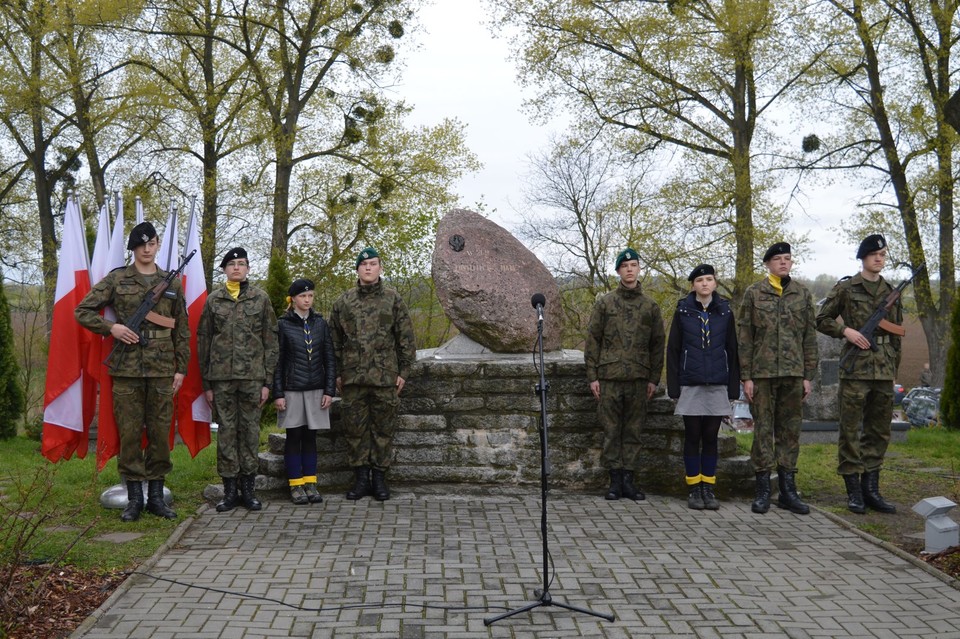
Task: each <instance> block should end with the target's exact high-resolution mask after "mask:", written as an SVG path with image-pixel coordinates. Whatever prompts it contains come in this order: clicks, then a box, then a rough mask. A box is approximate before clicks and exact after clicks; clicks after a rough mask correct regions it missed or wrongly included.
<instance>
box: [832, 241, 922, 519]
mask: <svg viewBox="0 0 960 639" xmlns="http://www.w3.org/2000/svg"><path fill="white" fill-rule="evenodd" d="M886 247H887V242H886V240H885V239H884V238H883V236H882V235H871V236H869V237H867V238H866V239H864V240H863V242H861V243H860V247H859V248H858V250H857V259H859V260H860V261H861V270H860V273H859V274H857V275H854V276H853V277H845V278H844V279H842V280H840V281H839V282H837V284H836V286H834V287H833V290H832V291H830V294H829V295H828V296H827V299H826V300H825V301H824V303H823V307H822V308H821V309H820V313H819V314H818V315H817V330H819V331H820V332H821V333H823V334H824V335H829V336H830V337H837V338H843V339H845V340H846V343H845V344H844V348H843V352H842V353H841V357H842V356H843V354H845V353H846V352H847V351H849V350H851V349H859V351H860V352H859V353H857V354H856V355H854V356H853V360H852V366H853V367H852V370H844V369H841V370H840V391H839V397H838V399H839V402H840V437H839V443H838V449H839V450H838V456H839V465H838V468H837V472H838V473H839V474H840V475H842V476H843V481H844V483H845V484H846V489H847V508H848V509H849V510H850V511H852V512H855V513H864V512H866V507H867V506H869V507H870V508H873V509H874V510H877V511H880V512H883V513H894V512H896V510H897V509H896V507H895V506H894V505H893V504H891V503H889V502H887V501H886V500H885V499H884V498H883V497H882V496H881V495H880V469H881V467H882V466H883V458H884V455H885V454H886V452H887V445H888V444H889V443H890V422H891V421H892V420H893V380H894V378H895V377H896V373H897V369H898V368H899V367H900V337H901V336H902V335H903V329H902V328H901V326H900V325H901V324H902V323H903V309H902V308H901V306H900V301H899V300H897V304H896V306H895V307H894V308H893V309H891V310H890V311H889V312H888V313H887V317H886V320H887V321H886V322H885V323H883V324H881V326H880V329H879V330H878V331H877V333H876V335H875V337H874V341H875V343H876V345H877V350H876V351H874V350H871V349H870V342H869V340H867V339H866V338H865V337H864V336H863V335H862V334H861V333H860V331H859V330H857V328H854V327H860V326H863V325H864V324H865V323H866V322H867V320H868V319H869V318H870V316H871V315H872V314H873V312H874V311H875V310H876V309H877V308H878V307H879V306H880V305H881V304H882V303H883V302H884V300H885V298H886V296H887V295H888V294H889V293H890V292H891V291H892V290H893V287H892V286H891V285H890V284H889V283H888V282H887V281H886V280H885V279H883V277H882V276H881V275H880V272H881V271H882V270H883V267H884V265H885V264H886V260H887V248H886ZM838 317H839V318H841V319H840V320H838V319H837V318H838ZM861 426H862V428H861Z"/></svg>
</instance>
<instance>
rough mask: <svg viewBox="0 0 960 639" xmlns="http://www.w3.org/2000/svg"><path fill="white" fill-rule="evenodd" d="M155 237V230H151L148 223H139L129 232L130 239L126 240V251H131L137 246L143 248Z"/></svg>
mask: <svg viewBox="0 0 960 639" xmlns="http://www.w3.org/2000/svg"><path fill="white" fill-rule="evenodd" d="M156 236H157V229H155V228H153V224H151V223H150V222H140V223H139V224H137V225H136V226H135V227H133V229H132V230H131V231H130V238H129V239H128V240H127V250H128V251H132V250H133V249H135V248H137V247H138V246H143V245H144V244H146V243H147V242H149V241H150V240H152V239H153V238H155V237H156Z"/></svg>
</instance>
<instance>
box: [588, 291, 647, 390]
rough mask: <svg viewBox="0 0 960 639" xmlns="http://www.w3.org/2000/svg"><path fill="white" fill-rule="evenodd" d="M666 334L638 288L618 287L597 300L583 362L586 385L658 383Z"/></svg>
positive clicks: (591, 317) (591, 318) (645, 297)
mask: <svg viewBox="0 0 960 639" xmlns="http://www.w3.org/2000/svg"><path fill="white" fill-rule="evenodd" d="M665 342H666V332H665V331H664V328H663V316H662V315H661V314H660V307H659V306H657V304H656V303H655V302H654V301H653V300H652V299H650V298H649V297H647V296H646V295H644V294H643V291H642V290H641V288H640V285H639V284H638V285H637V287H636V288H633V289H630V288H626V287H625V286H623V284H620V285H619V286H618V287H617V289H616V290H615V291H611V292H609V293H607V294H606V295H604V296H603V297H601V298H600V299H599V300H597V303H596V304H595V305H594V307H593V313H592V314H591V315H590V324H589V326H588V328H587V339H586V345H585V346H584V350H583V359H584V361H585V362H586V365H587V381H589V382H593V381H596V380H619V381H628V380H637V379H645V380H647V381H649V382H652V383H654V384H659V383H660V374H661V373H662V372H663V349H664V345H665Z"/></svg>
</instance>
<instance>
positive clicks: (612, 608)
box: [75, 488, 960, 639]
mask: <svg viewBox="0 0 960 639" xmlns="http://www.w3.org/2000/svg"><path fill="white" fill-rule="evenodd" d="M548 524H549V525H548V541H549V551H550V558H549V559H550V574H551V577H552V582H551V584H550V592H551V595H552V597H553V599H554V601H556V602H559V603H567V604H570V605H573V606H578V607H580V608H586V609H588V610H593V611H596V612H601V613H613V614H615V615H616V620H615V621H613V622H608V621H605V620H603V619H600V618H597V617H594V616H591V615H587V614H584V613H578V612H573V611H569V610H565V609H563V608H561V607H560V606H540V607H538V608H535V609H533V610H532V611H530V612H524V613H521V614H518V615H515V616H512V617H509V618H506V619H503V620H501V621H498V622H496V623H494V624H493V625H491V626H485V625H484V623H483V620H484V619H485V618H488V617H491V616H495V615H498V614H501V613H503V612H506V611H510V610H515V609H516V608H519V607H521V606H524V605H527V604H529V603H533V602H535V601H537V597H538V596H539V595H537V594H535V592H534V591H535V590H537V589H541V588H543V573H542V571H543V546H542V543H541V539H540V493H539V490H529V491H528V490H517V491H516V494H515V495H513V496H503V495H493V496H491V495H485V494H461V495H454V494H449V495H436V494H418V493H417V492H416V491H415V490H404V489H402V488H399V489H397V498H396V499H393V500H391V501H388V502H384V503H377V502H374V501H371V500H362V501H360V502H358V503H354V502H349V501H346V500H344V499H343V498H342V497H339V496H337V495H330V496H326V497H325V500H324V502H323V504H322V505H320V506H319V507H297V506H294V505H293V504H291V503H289V502H288V501H286V500H277V501H269V502H267V503H266V505H265V507H264V509H263V510H262V511H260V512H259V513H250V512H247V511H244V510H242V509H240V510H237V511H234V512H231V513H224V514H220V513H216V512H215V511H213V510H212V509H211V510H205V511H202V512H201V513H200V514H199V515H198V516H197V517H196V518H195V519H194V520H193V522H192V523H191V524H190V525H189V527H188V528H187V529H186V530H185V531H184V533H183V534H182V536H181V537H180V538H179V540H178V542H177V544H176V546H174V547H171V548H170V549H168V550H167V551H166V552H165V553H163V554H162V555H161V556H160V557H159V558H157V560H156V561H155V562H154V563H153V564H152V565H150V566H148V567H144V569H143V572H148V573H149V574H150V575H152V576H147V575H140V574H138V575H133V576H131V577H130V579H129V583H128V584H126V586H128V587H126V588H125V589H124V590H122V591H121V594H119V596H117V597H115V598H114V599H113V600H112V604H111V605H110V606H109V608H108V609H106V610H105V611H104V613H103V614H102V615H100V616H99V617H95V618H94V619H95V621H94V622H93V623H90V624H87V625H85V626H83V627H81V629H79V630H78V632H77V633H75V637H77V638H78V639H79V638H80V637H84V638H87V639H108V638H119V637H123V638H127V637H143V638H144V639H166V638H167V637H191V638H194V637H197V638H201V637H217V638H220V639H232V638H237V639H253V638H258V637H263V638H266V637H279V636H284V637H305V638H326V637H331V638H344V637H351V638H354V637H364V638H378V637H390V638H397V637H400V638H401V639H433V638H439V637H444V638H456V637H510V638H514V639H526V638H533V637H572V636H578V637H596V638H602V639H615V638H617V639H619V638H624V639H630V638H632V637H645V638H656V637H693V638H697V639H711V638H715V637H723V638H724V639H728V638H740V637H742V638H744V639H752V638H759V637H764V638H769V637H785V638H800V637H815V638H820V637H846V636H849V637H861V636H870V637H937V638H938V639H940V638H948V639H951V638H952V639H960V612H958V611H960V591H958V590H957V589H954V588H951V587H950V586H948V585H946V584H945V583H944V582H943V581H941V580H939V579H937V578H936V577H934V576H932V575H931V574H929V573H928V572H926V571H925V570H923V569H922V568H920V567H918V566H916V565H914V564H913V563H912V562H910V561H907V560H905V559H904V558H902V557H900V556H899V555H896V554H893V553H891V552H889V551H887V550H885V549H884V548H882V547H880V546H878V545H875V544H873V543H871V542H870V541H869V540H866V539H863V538H862V537H860V536H859V535H857V534H854V533H852V532H850V531H848V530H845V529H843V528H841V527H839V526H838V525H837V524H835V523H834V522H833V521H831V520H830V519H829V518H827V517H826V516H824V515H822V514H819V513H816V512H815V513H813V514H811V515H809V516H806V517H798V516H795V515H792V514H789V513H786V512H782V511H771V512H770V513H768V514H766V515H763V516H757V515H754V514H753V513H751V512H750V510H749V504H748V503H747V502H723V503H722V505H721V509H720V510H719V511H717V512H695V511H691V510H689V509H687V508H686V503H685V502H684V501H681V500H677V499H669V498H665V497H657V496H652V497H650V498H649V499H648V500H647V501H645V502H641V503H637V504H633V503H627V502H623V501H621V502H614V503H610V502H606V501H604V500H603V499H601V498H599V497H597V496H593V495H584V494H577V493H567V492H560V491H551V495H550V502H549V508H548ZM154 577H159V578H161V579H160V580H157V579H154ZM210 589H213V590H210Z"/></svg>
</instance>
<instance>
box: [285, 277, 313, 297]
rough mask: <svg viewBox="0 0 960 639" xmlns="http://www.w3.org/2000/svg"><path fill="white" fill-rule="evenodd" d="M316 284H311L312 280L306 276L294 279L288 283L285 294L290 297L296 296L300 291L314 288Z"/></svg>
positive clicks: (303, 291)
mask: <svg viewBox="0 0 960 639" xmlns="http://www.w3.org/2000/svg"><path fill="white" fill-rule="evenodd" d="M316 288H317V287H316V286H314V285H313V282H311V281H310V280H308V279H306V278H300V279H299V280H294V281H293V284H291V285H290V288H288V289H287V295H289V296H290V297H296V296H297V295H300V293H306V292H307V291H313V290H316Z"/></svg>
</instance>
